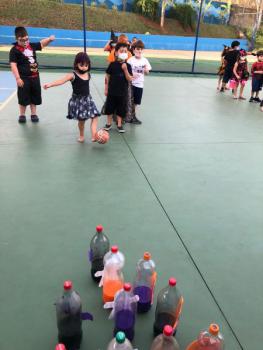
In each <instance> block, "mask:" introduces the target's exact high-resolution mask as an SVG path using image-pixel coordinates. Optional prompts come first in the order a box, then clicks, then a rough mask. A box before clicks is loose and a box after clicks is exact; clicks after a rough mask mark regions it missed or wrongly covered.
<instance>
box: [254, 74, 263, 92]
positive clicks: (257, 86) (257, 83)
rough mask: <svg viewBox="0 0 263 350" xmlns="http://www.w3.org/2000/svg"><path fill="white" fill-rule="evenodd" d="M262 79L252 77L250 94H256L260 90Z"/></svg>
mask: <svg viewBox="0 0 263 350" xmlns="http://www.w3.org/2000/svg"><path fill="white" fill-rule="evenodd" d="M262 83H263V81H262V78H256V77H252V92H258V91H260V90H261V89H262Z"/></svg>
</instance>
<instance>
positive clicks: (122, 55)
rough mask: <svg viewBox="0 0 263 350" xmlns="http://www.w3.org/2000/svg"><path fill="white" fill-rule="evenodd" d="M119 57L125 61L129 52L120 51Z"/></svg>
mask: <svg viewBox="0 0 263 350" xmlns="http://www.w3.org/2000/svg"><path fill="white" fill-rule="evenodd" d="M118 57H119V59H120V60H122V61H125V60H127V58H128V54H127V52H122V53H119V55H118Z"/></svg>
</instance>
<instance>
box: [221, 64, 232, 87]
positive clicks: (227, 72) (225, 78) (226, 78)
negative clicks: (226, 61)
mask: <svg viewBox="0 0 263 350" xmlns="http://www.w3.org/2000/svg"><path fill="white" fill-rule="evenodd" d="M232 76H233V68H230V69H229V68H228V69H227V68H226V69H225V73H224V75H223V83H225V84H226V83H228V82H229V80H230V79H231V78H232Z"/></svg>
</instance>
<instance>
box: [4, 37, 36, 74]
mask: <svg viewBox="0 0 263 350" xmlns="http://www.w3.org/2000/svg"><path fill="white" fill-rule="evenodd" d="M41 50H42V46H41V43H40V42H38V43H28V45H27V46H26V47H23V46H20V45H18V43H15V44H14V46H13V47H12V49H11V50H10V53H9V62H10V63H11V62H15V63H16V64H17V69H18V72H19V74H20V77H21V78H24V77H37V76H38V74H39V71H38V63H37V57H36V51H41Z"/></svg>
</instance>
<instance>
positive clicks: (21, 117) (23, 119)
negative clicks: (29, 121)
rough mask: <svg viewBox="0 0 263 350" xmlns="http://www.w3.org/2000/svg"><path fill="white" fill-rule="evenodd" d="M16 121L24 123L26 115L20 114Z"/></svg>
mask: <svg viewBox="0 0 263 350" xmlns="http://www.w3.org/2000/svg"><path fill="white" fill-rule="evenodd" d="M18 123H20V124H24V123H26V116H25V115H20V116H19V118H18Z"/></svg>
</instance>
